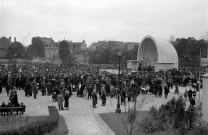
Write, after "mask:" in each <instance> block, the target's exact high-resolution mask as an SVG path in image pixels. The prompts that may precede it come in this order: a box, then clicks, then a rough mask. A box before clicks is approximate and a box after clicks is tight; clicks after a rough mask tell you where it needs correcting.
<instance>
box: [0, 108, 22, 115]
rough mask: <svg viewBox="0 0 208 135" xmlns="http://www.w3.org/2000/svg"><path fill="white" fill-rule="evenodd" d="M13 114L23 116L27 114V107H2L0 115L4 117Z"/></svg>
mask: <svg viewBox="0 0 208 135" xmlns="http://www.w3.org/2000/svg"><path fill="white" fill-rule="evenodd" d="M13 112H17V114H18V112H20V114H23V113H24V112H25V107H0V113H1V114H2V115H4V114H6V113H7V114H9V113H10V114H12V113H13Z"/></svg>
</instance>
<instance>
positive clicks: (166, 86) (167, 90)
mask: <svg viewBox="0 0 208 135" xmlns="http://www.w3.org/2000/svg"><path fill="white" fill-rule="evenodd" d="M168 93H169V87H168V85H167V84H165V87H164V94H165V98H167V97H168Z"/></svg>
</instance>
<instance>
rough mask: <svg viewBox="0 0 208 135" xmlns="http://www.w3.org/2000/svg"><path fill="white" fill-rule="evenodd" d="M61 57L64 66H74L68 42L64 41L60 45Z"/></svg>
mask: <svg viewBox="0 0 208 135" xmlns="http://www.w3.org/2000/svg"><path fill="white" fill-rule="evenodd" d="M59 57H60V59H61V60H62V62H63V64H64V65H67V64H70V65H71V64H72V56H71V54H70V50H69V44H68V42H67V41H66V40H63V41H61V42H60V44H59Z"/></svg>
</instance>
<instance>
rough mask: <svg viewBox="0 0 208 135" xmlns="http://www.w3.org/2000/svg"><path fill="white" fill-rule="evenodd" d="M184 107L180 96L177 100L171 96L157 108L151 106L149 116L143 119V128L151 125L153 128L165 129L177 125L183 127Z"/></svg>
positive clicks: (176, 126)
mask: <svg viewBox="0 0 208 135" xmlns="http://www.w3.org/2000/svg"><path fill="white" fill-rule="evenodd" d="M185 107H186V104H185V102H184V100H183V98H182V96H180V97H179V98H178V99H177V100H176V99H175V98H173V99H171V100H170V101H168V102H167V103H166V104H163V105H161V106H160V108H159V110H157V109H156V108H155V107H151V108H150V116H149V117H148V118H147V119H146V121H144V123H145V124H144V125H145V128H147V127H152V129H153V130H158V129H159V130H166V129H168V128H179V127H180V128H185V122H184V116H185ZM153 130H152V131H153ZM181 131H182V129H181ZM183 131H184V130H183ZM182 134H183V133H182Z"/></svg>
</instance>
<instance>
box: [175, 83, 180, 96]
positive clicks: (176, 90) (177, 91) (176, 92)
mask: <svg viewBox="0 0 208 135" xmlns="http://www.w3.org/2000/svg"><path fill="white" fill-rule="evenodd" d="M175 94H178V95H179V90H178V84H177V83H176V85H175Z"/></svg>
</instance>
